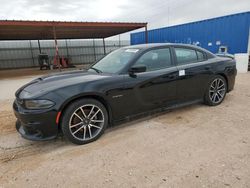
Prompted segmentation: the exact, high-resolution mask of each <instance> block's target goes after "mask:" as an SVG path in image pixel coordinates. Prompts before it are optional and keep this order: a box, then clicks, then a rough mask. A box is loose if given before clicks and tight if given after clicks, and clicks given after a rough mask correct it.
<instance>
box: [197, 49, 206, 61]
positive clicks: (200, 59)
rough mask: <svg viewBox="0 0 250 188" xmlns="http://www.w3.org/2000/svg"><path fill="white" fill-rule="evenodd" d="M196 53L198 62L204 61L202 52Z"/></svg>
mask: <svg viewBox="0 0 250 188" xmlns="http://www.w3.org/2000/svg"><path fill="white" fill-rule="evenodd" d="M196 52H197V57H198V60H199V61H202V60H204V59H206V58H205V56H204V54H203V53H202V52H200V51H196Z"/></svg>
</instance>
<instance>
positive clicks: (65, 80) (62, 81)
mask: <svg viewBox="0 0 250 188" xmlns="http://www.w3.org/2000/svg"><path fill="white" fill-rule="evenodd" d="M106 77H110V75H105V74H97V73H92V72H86V71H69V72H64V73H57V74H52V75H47V76H43V77H40V78H37V79H35V80H32V81H31V82H29V83H28V84H26V85H24V86H23V87H21V88H20V89H19V90H17V92H16V96H17V97H18V98H21V99H25V98H33V97H36V96H39V95H43V94H46V93H48V92H50V91H54V90H56V89H59V88H63V87H68V86H71V85H76V84H84V83H88V82H92V81H96V80H100V79H103V78H106Z"/></svg>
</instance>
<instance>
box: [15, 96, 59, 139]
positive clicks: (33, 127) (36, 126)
mask: <svg viewBox="0 0 250 188" xmlns="http://www.w3.org/2000/svg"><path fill="white" fill-rule="evenodd" d="M13 110H14V114H15V116H16V118H17V121H16V129H17V131H18V132H19V133H20V134H21V135H22V137H24V138H26V139H28V140H37V141H38V140H50V139H53V138H55V137H57V134H58V130H59V128H58V125H57V124H56V115H57V111H55V110H53V109H52V110H39V111H38V110H36V111H34V110H27V109H24V108H22V107H21V106H20V105H19V104H18V103H17V102H16V101H15V102H14V104H13Z"/></svg>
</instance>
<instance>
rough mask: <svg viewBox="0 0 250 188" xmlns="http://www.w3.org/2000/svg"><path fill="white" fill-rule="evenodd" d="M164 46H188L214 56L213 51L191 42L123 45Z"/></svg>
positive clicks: (140, 47)
mask: <svg viewBox="0 0 250 188" xmlns="http://www.w3.org/2000/svg"><path fill="white" fill-rule="evenodd" d="M164 46H166V47H167V46H177V47H178V46H179V47H190V48H195V49H197V50H201V51H203V52H206V53H208V54H210V55H212V56H214V54H213V53H211V52H209V51H208V50H206V49H204V48H201V47H199V46H196V45H191V44H182V43H148V44H137V45H131V46H126V47H124V48H125V49H143V50H146V49H150V48H154V47H164Z"/></svg>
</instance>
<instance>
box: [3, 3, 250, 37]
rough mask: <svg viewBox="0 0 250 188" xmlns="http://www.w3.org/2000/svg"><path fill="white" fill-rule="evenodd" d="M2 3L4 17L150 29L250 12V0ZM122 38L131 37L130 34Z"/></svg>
mask: <svg viewBox="0 0 250 188" xmlns="http://www.w3.org/2000/svg"><path fill="white" fill-rule="evenodd" d="M0 4H1V8H0V20H6V19H7V20H13V19H14V20H45V21H47V20H49V21H107V22H148V28H149V29H155V28H159V27H166V26H171V25H177V24H182V23H187V22H193V21H198V20H203V19H208V18H213V17H219V16H224V15H228V14H234V13H239V12H245V11H250V0H0ZM138 31H140V30H138ZM111 39H113V40H118V36H116V37H112V38H111ZM121 39H122V40H127V39H129V33H126V34H122V35H121Z"/></svg>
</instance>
